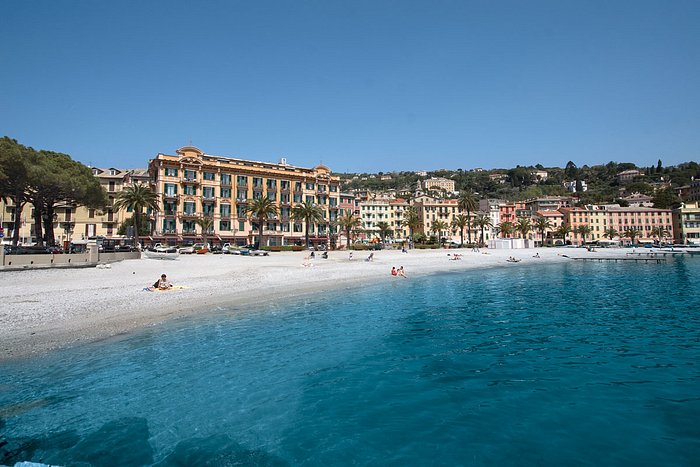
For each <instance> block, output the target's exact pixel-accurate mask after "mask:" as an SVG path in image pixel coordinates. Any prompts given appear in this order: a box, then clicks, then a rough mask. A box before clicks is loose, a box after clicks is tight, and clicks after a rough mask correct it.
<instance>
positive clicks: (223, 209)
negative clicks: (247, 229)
mask: <svg viewBox="0 0 700 467" xmlns="http://www.w3.org/2000/svg"><path fill="white" fill-rule="evenodd" d="M219 212H220V213H221V215H222V216H230V215H231V205H230V204H222V205H221V206H220V207H219Z"/></svg>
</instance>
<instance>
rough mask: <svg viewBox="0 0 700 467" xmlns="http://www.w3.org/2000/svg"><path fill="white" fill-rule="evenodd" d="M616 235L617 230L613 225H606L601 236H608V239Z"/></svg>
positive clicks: (617, 233)
mask: <svg viewBox="0 0 700 467" xmlns="http://www.w3.org/2000/svg"><path fill="white" fill-rule="evenodd" d="M618 235H619V232H618V231H617V230H615V229H614V228H613V227H608V228H607V229H605V230H604V231H603V237H608V238H609V239H610V240H612V239H613V238H614V237H617V236H618Z"/></svg>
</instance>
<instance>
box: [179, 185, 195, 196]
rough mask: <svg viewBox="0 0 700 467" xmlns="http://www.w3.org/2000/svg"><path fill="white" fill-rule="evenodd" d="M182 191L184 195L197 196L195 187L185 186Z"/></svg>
mask: <svg viewBox="0 0 700 467" xmlns="http://www.w3.org/2000/svg"><path fill="white" fill-rule="evenodd" d="M182 191H183V192H184V193H185V194H186V195H191V196H197V187H195V186H193V185H185V186H184V188H183V189H182Z"/></svg>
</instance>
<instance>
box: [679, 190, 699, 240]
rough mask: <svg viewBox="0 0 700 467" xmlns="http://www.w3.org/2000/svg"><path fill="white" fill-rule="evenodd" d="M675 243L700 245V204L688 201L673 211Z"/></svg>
mask: <svg viewBox="0 0 700 467" xmlns="http://www.w3.org/2000/svg"><path fill="white" fill-rule="evenodd" d="M673 234H674V235H673V241H674V243H679V244H688V243H692V244H695V245H700V203H699V202H698V201H688V202H685V203H682V204H681V205H680V206H679V207H678V208H676V209H674V210H673Z"/></svg>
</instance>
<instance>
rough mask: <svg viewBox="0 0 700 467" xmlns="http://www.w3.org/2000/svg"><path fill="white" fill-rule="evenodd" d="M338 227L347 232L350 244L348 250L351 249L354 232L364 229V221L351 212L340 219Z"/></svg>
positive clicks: (346, 235)
mask: <svg viewBox="0 0 700 467" xmlns="http://www.w3.org/2000/svg"><path fill="white" fill-rule="evenodd" d="M338 225H339V226H340V228H341V229H343V231H344V232H345V237H346V238H347V242H348V249H350V241H351V238H352V237H351V234H352V232H353V230H355V229H358V228H360V227H362V220H360V218H359V217H355V215H354V214H353V213H351V212H349V213H347V214H345V215H343V216H341V217H339V218H338Z"/></svg>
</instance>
